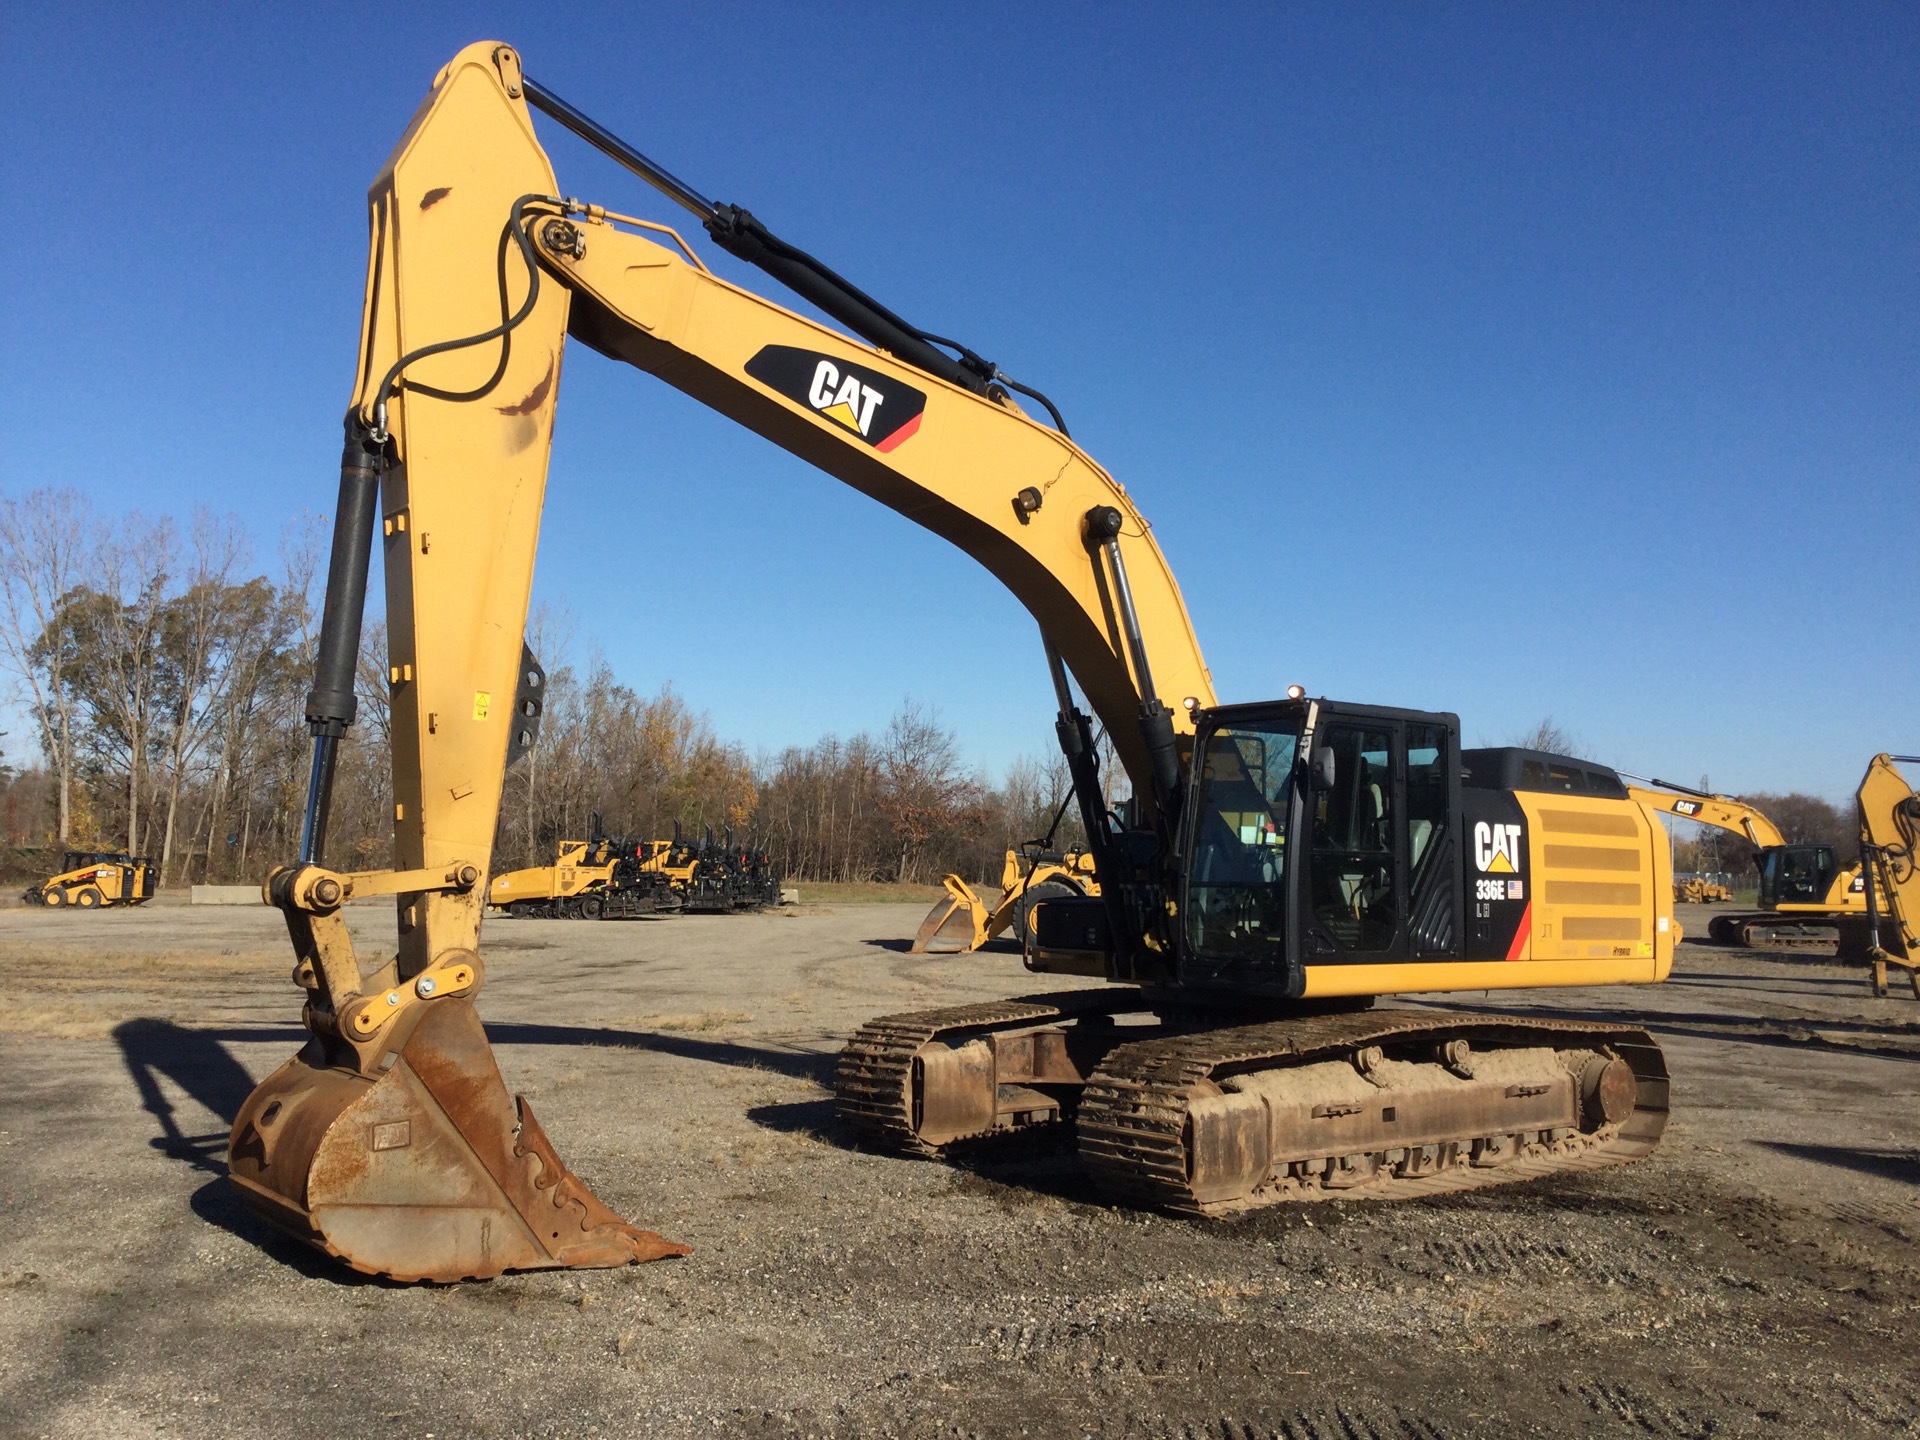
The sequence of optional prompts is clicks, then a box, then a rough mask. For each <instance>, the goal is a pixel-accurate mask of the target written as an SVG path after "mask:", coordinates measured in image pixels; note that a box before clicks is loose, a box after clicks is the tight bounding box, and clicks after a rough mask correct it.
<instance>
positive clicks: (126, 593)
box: [75, 515, 176, 854]
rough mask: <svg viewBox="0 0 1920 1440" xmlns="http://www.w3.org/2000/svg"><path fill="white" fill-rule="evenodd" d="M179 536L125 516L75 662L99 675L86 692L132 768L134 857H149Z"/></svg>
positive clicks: (104, 563)
mask: <svg viewBox="0 0 1920 1440" xmlns="http://www.w3.org/2000/svg"><path fill="white" fill-rule="evenodd" d="M175 544H176V535H175V531H174V526H173V521H172V520H171V519H161V520H159V521H148V520H144V519H143V518H142V517H140V516H138V515H128V516H122V517H121V518H120V519H119V521H118V522H116V526H115V530H114V533H113V534H112V535H110V536H108V537H106V538H105V539H103V540H102V542H101V544H100V546H99V551H98V553H99V555H100V577H101V581H102V584H101V587H100V591H99V593H98V595H97V596H96V597H95V599H96V600H97V602H98V603H94V604H91V605H89V606H87V607H85V612H84V613H83V614H82V615H80V616H78V617H77V618H78V620H79V622H80V624H81V625H83V626H84V627H85V628H84V629H82V630H80V631H79V632H77V633H78V634H79V635H81V636H83V637H84V643H82V644H81V645H79V646H77V647H76V651H77V653H76V657H75V658H76V659H78V660H79V661H81V663H83V664H85V665H86V666H87V667H88V668H89V669H91V670H92V671H93V672H94V673H93V675H92V676H91V677H90V679H89V683H88V685H87V690H88V692H89V693H90V694H91V695H92V696H93V697H94V701H95V704H96V705H97V706H98V709H99V713H100V714H101V715H102V716H103V717H104V718H107V719H108V720H109V721H110V722H111V729H112V730H117V732H118V738H119V739H120V741H121V743H122V746H123V747H124V754H125V758H126V766H127V791H126V795H127V849H128V850H130V851H132V852H134V853H135V854H139V853H141V852H142V851H144V850H145V848H146V847H145V845H144V844H143V843H142V841H143V832H142V829H141V800H142V788H143V786H144V784H145V782H146V780H147V776H148V771H149V750H150V749H151V746H152V743H153V724H154V706H155V701H156V699H157V698H158V697H156V695H155V693H154V682H155V676H156V674H157V672H158V670H159V666H160V653H159V651H160V644H159V642H160V629H161V625H162V622H163V619H164V616H165V610H166V591H167V579H168V575H169V572H170V571H171V570H172V568H173V561H174V548H175Z"/></svg>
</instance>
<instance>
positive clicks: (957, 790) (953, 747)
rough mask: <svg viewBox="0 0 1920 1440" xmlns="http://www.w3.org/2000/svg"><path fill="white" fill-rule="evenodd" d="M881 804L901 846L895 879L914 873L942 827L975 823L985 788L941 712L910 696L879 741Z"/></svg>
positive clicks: (914, 875) (911, 877) (910, 878)
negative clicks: (966, 765)
mask: <svg viewBox="0 0 1920 1440" xmlns="http://www.w3.org/2000/svg"><path fill="white" fill-rule="evenodd" d="M880 776H881V787H880V797H879V801H880V808H881V811H882V812H883V813H884V814H885V815H886V817H887V820H888V822H889V824H890V825H891V827H892V830H893V837H894V841H895V843H896V845H897V846H898V847H899V863H898V864H897V865H896V867H895V869H894V878H896V879H898V880H901V881H905V882H908V883H912V882H913V881H914V880H916V879H917V878H918V871H919V863H918V862H919V860H920V856H921V852H922V851H923V850H924V849H925V848H926V846H927V845H928V843H929V842H930V841H932V840H934V839H935V838H936V837H937V836H939V835H940V834H941V833H942V831H943V830H953V829H964V828H967V826H968V825H969V822H974V823H977V822H978V820H979V818H980V817H979V814H978V812H979V808H980V804H981V801H982V800H983V799H984V798H985V789H986V787H985V786H983V785H981V784H980V783H979V782H978V781H977V780H975V779H974V778H973V777H972V776H971V775H969V774H967V773H966V772H965V771H964V770H963V769H962V768H961V764H960V747H959V743H958V742H957V741H956V740H955V738H954V736H953V734H952V732H950V731H947V730H944V729H942V728H941V727H940V723H939V717H938V716H936V715H935V714H934V713H933V712H932V711H930V710H928V709H926V708H925V707H924V706H922V705H920V704H918V703H917V702H916V701H913V700H911V699H909V700H907V701H906V702H904V703H903V704H902V705H901V707H900V709H899V710H898V711H896V712H895V713H894V716H893V719H892V720H891V721H889V722H888V724H887V733H886V735H885V736H884V737H882V739H881V741H880Z"/></svg>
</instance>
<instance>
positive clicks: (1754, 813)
mask: <svg viewBox="0 0 1920 1440" xmlns="http://www.w3.org/2000/svg"><path fill="white" fill-rule="evenodd" d="M1628 778H1629V780H1630V781H1633V780H1637V777H1628ZM1627 792H1628V793H1629V794H1630V795H1632V796H1633V798H1634V799H1636V800H1639V801H1641V802H1642V803H1643V804H1647V805H1651V806H1653V807H1654V808H1655V809H1656V810H1659V811H1661V812H1663V813H1664V814H1668V815H1673V816H1677V817H1678V818H1680V819H1682V820H1691V821H1693V822H1695V823H1696V824H1699V825H1710V826H1712V827H1713V828H1714V829H1716V830H1724V831H1726V832H1727V833H1729V834H1731V835H1737V836H1739V837H1740V838H1741V839H1743V840H1745V841H1746V842H1747V844H1748V845H1750V846H1752V847H1753V848H1752V850H1751V852H1750V854H1751V855H1752V858H1753V866H1754V869H1755V871H1756V872H1757V877H1758V884H1759V909H1758V910H1754V911H1744V912H1735V913H1733V914H1730V915H1716V916H1714V917H1713V919H1712V920H1710V921H1709V922H1708V923H1707V938H1708V939H1710V940H1712V941H1714V942H1715V943H1716V944H1719V945H1748V946H1753V945H1765V944H1768V943H1770V942H1773V941H1784V940H1795V939H1804V938H1806V937H1808V936H1812V937H1815V938H1818V939H1825V938H1828V937H1829V936H1832V935H1835V934H1837V933H1838V932H1839V930H1840V925H1841V921H1843V920H1844V919H1846V918H1847V917H1849V916H1855V917H1861V918H1864V917H1865V915H1866V913H1867V898H1866V881H1865V879H1864V878H1863V877H1862V875H1861V869H1860V862H1859V861H1857V860H1855V861H1851V862H1849V863H1847V864H1844V865H1843V864H1841V863H1840V861H1839V859H1838V858H1837V857H1836V856H1835V854H1834V849H1833V847H1832V846H1831V845H1810V844H1799V845H1790V844H1788V843H1787V838H1786V836H1785V835H1783V834H1781V833H1780V827H1779V826H1777V825H1775V824H1774V823H1773V821H1771V820H1769V819H1768V818H1767V817H1766V816H1765V815H1764V814H1762V813H1761V812H1760V811H1759V810H1756V809H1755V808H1754V807H1753V806H1751V805H1749V804H1747V803H1746V802H1745V801H1743V800H1739V799H1736V798H1735V797H1734V796H1731V795H1714V794H1711V793H1709V792H1707V791H1705V790H1695V789H1693V788H1692V787H1691V786H1687V785H1678V784H1675V783H1674V782H1673V781H1671V780H1647V781H1643V782H1639V783H1629V785H1628V786H1627Z"/></svg>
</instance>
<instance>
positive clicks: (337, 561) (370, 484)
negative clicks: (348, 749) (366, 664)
mask: <svg viewBox="0 0 1920 1440" xmlns="http://www.w3.org/2000/svg"><path fill="white" fill-rule="evenodd" d="M381 449H382V447H381V446H380V444H379V442H377V441H376V440H374V439H373V437H372V435H371V434H370V433H369V432H368V430H367V428H366V427H365V426H364V425H362V424H361V423H360V422H359V420H358V418H357V417H355V416H352V415H349V416H348V417H347V439H346V445H345V448H344V449H343V450H342V452H341V455H340V503H339V505H338V506H337V508H336V509H335V511H334V522H333V555H332V557H331V558H330V559H329V560H328V562H327V600H326V608H325V609H324V610H323V611H322V612H321V618H320V643H319V645H318V647H317V651H316V655H315V659H314V669H313V689H312V690H310V691H309V692H307V725H308V727H309V728H310V729H311V730H312V731H313V769H312V772H311V773H310V774H309V775H308V777H307V808H306V814H305V817H304V819H303V822H302V824H301V827H300V863H301V864H303V865H317V864H319V863H320V859H321V856H322V854H323V853H324V852H325V850H326V846H327V812H328V810H329V809H330V808H331V807H332V804H333V771H334V764H335V762H336V760H337V759H338V757H339V747H340V740H341V737H342V736H344V735H345V734H346V733H347V727H348V726H350V725H352V724H353V720H354V716H355V714H356V713H357V712H358V709H359V701H358V700H356V699H355V698H354V693H353V682H354V672H355V670H356V668H357V667H358V665H359V661H360V624H361V621H362V619H363V618H364V617H365V614H366V608H367V560H368V555H369V553H370V551H371V550H372V548H373V528H374V519H375V517H376V516H377V515H378V514H379V509H380V472H381V471H382V470H383V469H384V468H385V461H384V457H383V455H382V453H381Z"/></svg>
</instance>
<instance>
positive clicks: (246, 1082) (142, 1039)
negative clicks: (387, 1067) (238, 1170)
mask: <svg viewBox="0 0 1920 1440" xmlns="http://www.w3.org/2000/svg"><path fill="white" fill-rule="evenodd" d="M305 1037H306V1032H305V1031H304V1030H302V1029H301V1028H300V1027H299V1026H297V1025H284V1026H275V1027H263V1028H261V1029H257V1030H190V1029H188V1028H186V1027H185V1026H183V1025H175V1024H174V1023H173V1022H172V1021H169V1020H151V1019H139V1020H129V1021H127V1022H125V1023H124V1024H122V1025H119V1026H117V1027H115V1029H114V1032H113V1039H114V1043H115V1044H117V1045H118V1046H119V1047H120V1058H121V1060H122V1062H123V1063H124V1064H125V1065H126V1067H127V1074H128V1076H129V1077H130V1078H131V1079H132V1080H133V1084H134V1088H135V1089H136V1090H138V1091H139V1092H140V1103H141V1105H142V1107H143V1108H144V1109H145V1110H146V1112H147V1113H148V1114H149V1115H151V1116H153V1117H154V1119H155V1120H156V1121H158V1122H159V1125H160V1133H159V1134H158V1135H156V1136H155V1137H154V1138H153V1139H152V1140H151V1141H150V1142H149V1143H150V1144H151V1145H152V1146H153V1148H154V1149H156V1150H158V1151H159V1152H160V1153H161V1154H163V1155H166V1156H169V1157H170V1158H172V1159H175V1160H180V1161H184V1162H185V1163H186V1164H188V1165H190V1166H192V1167H193V1168H194V1169H196V1170H203V1171H205V1172H206V1173H208V1174H209V1175H225V1174H226V1173H227V1167H226V1165H225V1163H224V1162H223V1161H222V1160H220V1159H217V1158H215V1157H217V1156H221V1155H224V1153H225V1151H226V1148H227V1131H226V1128H224V1127H225V1126H231V1125H232V1124H233V1117H234V1116H235V1115H237V1114H239V1113H240V1106H241V1105H242V1104H243V1103H245V1101H246V1098H247V1096H248V1095H250V1094H251V1093H252V1092H253V1086H254V1079H253V1076H251V1075H249V1074H248V1073H247V1071H246V1069H245V1067H243V1066H242V1065H241V1064H240V1062H239V1061H238V1060H235V1059H234V1058H233V1056H232V1055H231V1054H230V1053H228V1051H227V1047H226V1043H225V1042H227V1041H238V1042H240V1043H242V1044H247V1043H258V1044H265V1043H269V1042H272V1041H275V1040H288V1041H293V1042H295V1043H296V1044H297V1043H298V1042H299V1041H301V1040H304V1039H305ZM163 1078H164V1079H166V1080H170V1081H172V1082H173V1083H174V1084H175V1085H177V1086H179V1087H180V1089H182V1090H184V1091H186V1093H187V1095H188V1096H189V1097H190V1098H191V1099H192V1100H193V1101H194V1102H195V1103H197V1104H199V1105H201V1106H204V1107H205V1108H206V1109H208V1110H210V1111H212V1112H213V1113H214V1114H215V1115H217V1116H218V1117H219V1118H220V1119H221V1121H222V1122H223V1128H222V1129H220V1130H219V1131H217V1132H214V1133H212V1134H203V1135H190V1134H188V1133H187V1132H186V1130H185V1129H184V1128H182V1126H181V1124H180V1122H179V1119H178V1117H177V1116H176V1114H175V1112H174V1107H173V1102H172V1101H171V1100H169V1099H168V1098H167V1093H166V1091H165V1089H164V1088H162V1086H161V1084H160V1081H161V1080H162V1079H163Z"/></svg>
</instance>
